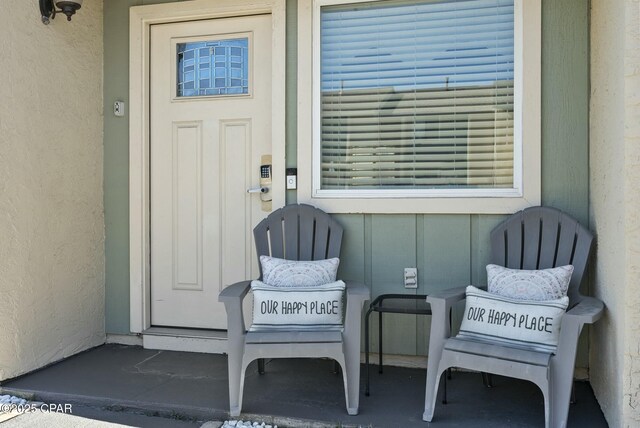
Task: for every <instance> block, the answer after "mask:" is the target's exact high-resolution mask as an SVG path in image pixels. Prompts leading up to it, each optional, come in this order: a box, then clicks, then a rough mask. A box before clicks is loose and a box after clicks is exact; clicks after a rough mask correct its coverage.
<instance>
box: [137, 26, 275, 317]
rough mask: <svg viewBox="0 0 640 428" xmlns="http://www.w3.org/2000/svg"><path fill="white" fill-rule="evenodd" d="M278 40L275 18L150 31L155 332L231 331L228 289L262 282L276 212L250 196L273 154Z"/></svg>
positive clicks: (165, 27)
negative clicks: (260, 237) (255, 233)
mask: <svg viewBox="0 0 640 428" xmlns="http://www.w3.org/2000/svg"><path fill="white" fill-rule="evenodd" d="M271 40H272V38H271V15H254V16H243V17H234V18H220V19H209V20H200V21H191V22H178V23H170V24H158V25H152V26H151V33H150V43H151V46H150V57H151V58H150V63H149V64H150V187H151V188H150V222H151V231H150V235H151V237H150V239H151V324H152V325H154V326H170V327H191V328H207V329H226V315H225V310H224V306H223V305H222V304H220V303H218V294H219V293H220V290H222V289H223V288H224V287H225V286H227V285H229V284H232V283H234V282H236V281H241V280H245V279H251V278H256V277H257V276H258V270H257V263H256V258H255V250H254V245H253V242H252V229H253V227H254V226H255V225H256V224H257V223H258V222H259V221H260V220H261V219H262V218H264V217H265V216H266V215H267V214H268V212H269V210H270V205H271V203H270V202H263V201H262V200H261V195H260V194H249V193H247V189H248V188H250V187H253V186H256V185H258V184H259V183H260V166H261V158H262V156H264V155H270V154H271V117H272V116H271V96H272V94H271V76H272V68H271ZM262 160H263V161H264V159H262ZM278 199H279V198H278Z"/></svg>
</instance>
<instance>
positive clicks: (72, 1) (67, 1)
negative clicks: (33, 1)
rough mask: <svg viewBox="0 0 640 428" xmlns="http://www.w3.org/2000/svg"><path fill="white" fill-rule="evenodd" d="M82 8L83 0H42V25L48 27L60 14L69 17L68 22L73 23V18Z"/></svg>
mask: <svg viewBox="0 0 640 428" xmlns="http://www.w3.org/2000/svg"><path fill="white" fill-rule="evenodd" d="M80 7H82V0H40V14H41V15H42V23H43V24H45V25H47V24H48V23H49V22H50V21H51V20H52V19H54V18H55V17H56V13H60V12H62V13H64V14H65V15H67V21H71V16H72V15H73V14H75V13H76V10H78V9H80ZM56 8H57V9H56Z"/></svg>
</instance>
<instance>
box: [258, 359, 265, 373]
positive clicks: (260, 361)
mask: <svg viewBox="0 0 640 428" xmlns="http://www.w3.org/2000/svg"><path fill="white" fill-rule="evenodd" d="M258 374H261V375H263V374H264V358H258Z"/></svg>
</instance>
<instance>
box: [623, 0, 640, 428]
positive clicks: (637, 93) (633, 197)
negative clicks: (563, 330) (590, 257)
mask: <svg viewBox="0 0 640 428" xmlns="http://www.w3.org/2000/svg"><path fill="white" fill-rule="evenodd" d="M624 6H625V21H624V31H625V45H624V78H623V81H624V97H623V102H624V153H625V195H624V197H625V201H624V202H625V204H624V207H625V234H626V238H627V239H626V241H625V271H626V275H627V278H626V292H625V299H624V303H625V308H624V313H625V331H624V332H625V347H624V375H623V379H624V384H623V389H624V397H623V406H624V408H623V411H624V422H623V423H624V425H625V426H628V427H637V426H640V1H638V0H627V1H625V2H624Z"/></svg>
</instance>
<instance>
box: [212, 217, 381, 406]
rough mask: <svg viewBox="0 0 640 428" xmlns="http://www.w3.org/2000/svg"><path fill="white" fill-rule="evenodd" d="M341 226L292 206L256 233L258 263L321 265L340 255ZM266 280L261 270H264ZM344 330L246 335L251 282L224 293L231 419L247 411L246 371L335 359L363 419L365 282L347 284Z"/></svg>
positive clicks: (348, 395)
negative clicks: (282, 362)
mask: <svg viewBox="0 0 640 428" xmlns="http://www.w3.org/2000/svg"><path fill="white" fill-rule="evenodd" d="M342 232H343V230H342V227H341V226H340V225H339V224H338V223H337V222H336V221H335V220H333V219H332V218H331V217H330V216H329V215H328V214H326V213H324V212H323V211H321V210H319V209H317V208H314V207H312V206H310V205H287V206H286V207H284V208H281V209H278V210H276V211H274V212H273V213H271V214H270V215H269V216H268V217H267V218H266V219H264V220H262V221H261V222H260V223H259V224H258V225H257V226H256V227H255V229H253V236H254V238H255V243H256V250H257V253H258V258H259V257H260V256H261V255H267V256H268V255H270V256H273V257H278V258H283V259H288V260H322V259H327V258H332V257H338V256H339V255H340V246H341V243H342ZM260 270H261V272H260V278H262V268H260ZM345 283H346V293H345V294H346V303H345V308H346V309H345V318H344V328H343V331H321V330H319V331H274V332H264V331H260V332H247V331H246V329H245V325H244V317H243V314H242V300H243V299H244V297H245V296H246V295H247V292H248V291H249V289H250V285H251V281H243V282H239V283H236V284H233V285H230V286H229V287H227V288H225V289H224V290H222V292H221V293H220V296H219V301H221V302H223V303H224V306H225V309H226V311H227V328H228V339H227V346H228V351H227V352H228V364H229V407H230V415H231V416H232V417H235V416H238V415H239V414H240V412H241V410H242V393H243V388H244V377H245V370H246V368H247V366H248V365H249V363H251V362H252V361H253V360H256V359H262V358H299V357H303V358H323V357H324V358H331V359H333V360H335V361H336V362H337V363H338V364H340V366H341V367H342V376H343V379H344V390H345V398H346V403H347V411H348V413H349V414H350V415H357V414H358V403H359V387H360V329H361V328H360V327H361V323H362V307H363V305H364V302H365V301H366V300H369V298H370V291H369V289H368V288H367V287H366V286H365V285H364V284H360V283H355V282H350V281H345Z"/></svg>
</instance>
